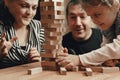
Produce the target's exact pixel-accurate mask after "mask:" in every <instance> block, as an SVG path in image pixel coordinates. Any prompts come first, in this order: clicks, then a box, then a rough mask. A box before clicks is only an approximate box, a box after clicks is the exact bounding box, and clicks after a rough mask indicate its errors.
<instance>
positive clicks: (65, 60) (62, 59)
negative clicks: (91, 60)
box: [56, 48, 80, 70]
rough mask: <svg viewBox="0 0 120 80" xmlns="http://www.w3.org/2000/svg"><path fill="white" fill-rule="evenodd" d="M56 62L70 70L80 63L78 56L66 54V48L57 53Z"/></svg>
mask: <svg viewBox="0 0 120 80" xmlns="http://www.w3.org/2000/svg"><path fill="white" fill-rule="evenodd" d="M56 62H57V63H58V65H59V66H63V67H65V68H66V69H68V70H72V69H73V68H74V67H75V66H78V65H79V64H80V59H79V56H77V55H70V54H68V50H67V49H66V48H64V49H63V50H62V53H57V59H56Z"/></svg>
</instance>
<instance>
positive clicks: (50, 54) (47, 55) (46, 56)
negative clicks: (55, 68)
mask: <svg viewBox="0 0 120 80" xmlns="http://www.w3.org/2000/svg"><path fill="white" fill-rule="evenodd" d="M40 57H45V58H51V57H52V58H56V55H55V54H52V53H47V54H46V53H41V54H40Z"/></svg>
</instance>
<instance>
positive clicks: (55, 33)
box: [40, 0, 65, 70]
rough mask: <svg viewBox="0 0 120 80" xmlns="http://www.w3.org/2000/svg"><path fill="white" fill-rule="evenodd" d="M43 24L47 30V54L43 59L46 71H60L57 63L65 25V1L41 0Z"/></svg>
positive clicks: (44, 54) (44, 46)
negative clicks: (57, 54)
mask: <svg viewBox="0 0 120 80" xmlns="http://www.w3.org/2000/svg"><path fill="white" fill-rule="evenodd" d="M40 9H41V23H42V26H43V27H44V29H45V40H46V41H45V44H44V45H43V48H44V49H45V53H41V57H42V58H44V59H45V61H42V62H41V65H42V68H43V69H44V70H58V66H57V64H56V62H55V59H56V53H57V52H58V51H59V49H60V48H61V42H62V32H63V24H64V19H65V15H64V0H41V2H40Z"/></svg>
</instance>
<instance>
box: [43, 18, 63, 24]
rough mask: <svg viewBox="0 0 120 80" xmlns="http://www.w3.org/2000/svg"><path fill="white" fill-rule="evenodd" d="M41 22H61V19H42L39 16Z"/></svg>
mask: <svg viewBox="0 0 120 80" xmlns="http://www.w3.org/2000/svg"><path fill="white" fill-rule="evenodd" d="M41 23H42V24H51V23H53V24H63V20H58V19H57V20H56V19H42V18H41Z"/></svg>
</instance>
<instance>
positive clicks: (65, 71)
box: [60, 67, 67, 75]
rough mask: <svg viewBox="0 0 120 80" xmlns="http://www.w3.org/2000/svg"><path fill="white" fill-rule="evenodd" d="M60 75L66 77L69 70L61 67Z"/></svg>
mask: <svg viewBox="0 0 120 80" xmlns="http://www.w3.org/2000/svg"><path fill="white" fill-rule="evenodd" d="M60 74H61V75H66V74H67V70H66V69H65V68H64V67H60Z"/></svg>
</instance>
